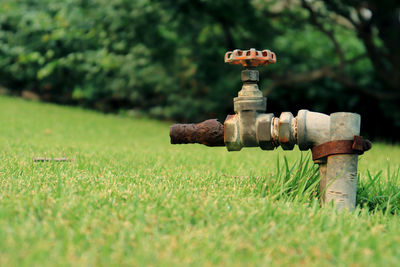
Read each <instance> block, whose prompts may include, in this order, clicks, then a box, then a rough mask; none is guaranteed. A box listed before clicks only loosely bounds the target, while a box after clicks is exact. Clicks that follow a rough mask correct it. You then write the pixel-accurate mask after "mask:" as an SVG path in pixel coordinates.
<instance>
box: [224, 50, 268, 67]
mask: <svg viewBox="0 0 400 267" xmlns="http://www.w3.org/2000/svg"><path fill="white" fill-rule="evenodd" d="M275 62H276V55H275V53H274V52H271V51H270V50H267V49H266V50H263V51H258V50H256V49H254V48H251V49H250V50H240V49H236V50H233V51H229V52H226V54H225V63H230V64H241V65H243V67H257V66H258V65H261V66H265V65H268V64H273V63H275Z"/></svg>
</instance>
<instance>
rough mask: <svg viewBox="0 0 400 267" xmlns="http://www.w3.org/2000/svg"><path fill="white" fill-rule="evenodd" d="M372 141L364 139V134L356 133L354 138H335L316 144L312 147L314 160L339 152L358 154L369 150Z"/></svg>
mask: <svg viewBox="0 0 400 267" xmlns="http://www.w3.org/2000/svg"><path fill="white" fill-rule="evenodd" d="M371 147H372V143H371V142H370V141H369V140H366V139H363V138H362V136H358V135H355V136H354V139H353V140H334V141H330V142H326V143H324V144H321V145H318V146H315V147H313V148H312V149H311V151H312V158H313V160H314V161H315V160H318V159H321V158H325V157H327V156H330V155H338V154H358V155H362V154H363V153H364V151H367V150H369V149H370V148H371Z"/></svg>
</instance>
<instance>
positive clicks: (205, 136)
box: [169, 119, 225, 147]
mask: <svg viewBox="0 0 400 267" xmlns="http://www.w3.org/2000/svg"><path fill="white" fill-rule="evenodd" d="M169 136H170V138H171V144H194V143H197V144H203V145H206V146H211V147H213V146H225V144H224V125H223V124H222V123H220V122H219V121H218V120H217V119H210V120H206V121H203V122H201V123H190V124H174V125H172V126H171V127H170V130H169Z"/></svg>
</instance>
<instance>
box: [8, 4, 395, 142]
mask: <svg viewBox="0 0 400 267" xmlns="http://www.w3.org/2000/svg"><path fill="white" fill-rule="evenodd" d="M273 2H274V1H238V2H232V1H228V0H221V1H210V0H204V1H189V0H177V1H173V0H137V1H131V0H113V1H106V0H64V1H53V0H23V1H16V0H0V9H1V12H0V84H1V85H2V86H5V87H7V88H9V89H10V90H11V91H12V93H14V94H21V93H22V91H30V92H34V93H35V94H37V95H39V96H40V98H41V99H43V100H46V101H53V102H58V103H65V104H79V105H82V106H86V107H91V108H96V109H99V110H102V111H106V112H110V111H113V112H114V111H120V110H126V111H129V112H131V113H133V114H142V113H146V114H150V115H151V116H153V117H157V118H161V119H173V120H177V121H182V122H187V121H200V120H202V119H205V118H209V117H218V118H220V119H224V117H225V116H226V114H228V113H232V98H233V97H234V96H235V95H236V94H237V91H238V90H239V89H240V86H241V84H240V68H239V67H235V66H229V65H226V64H224V62H223V57H224V54H225V52H226V51H228V50H232V49H235V48H242V49H248V48H251V47H255V48H257V49H265V48H267V49H270V50H272V51H274V52H275V53H276V54H277V57H278V64H275V65H273V66H268V67H265V68H262V69H261V70H260V71H261V73H260V74H261V77H262V81H261V88H268V87H269V86H270V85H271V82H272V79H269V78H270V77H276V76H279V77H282V79H284V78H285V76H290V75H294V74H296V73H306V72H307V71H310V70H313V69H315V68H319V67H320V66H329V65H332V64H336V63H337V62H338V57H337V55H336V53H335V50H334V49H333V45H332V43H331V42H330V40H329V39H328V38H327V37H326V36H324V35H323V34H322V33H321V32H319V31H317V30H316V29H315V28H314V27H313V26H311V25H309V24H308V23H305V22H304V21H305V19H306V18H307V12H306V11H305V10H304V9H301V8H300V7H295V6H294V7H293V8H289V9H287V10H284V11H283V12H282V15H281V16H272V15H270V11H271V6H272V3H273ZM293 18H294V19H293ZM328 26H329V27H331V28H332V29H334V30H335V33H336V36H337V39H338V40H339V42H340V43H341V45H342V47H343V50H344V51H345V56H346V58H353V57H357V56H359V55H361V54H363V53H365V49H364V47H363V44H362V43H361V42H360V41H359V39H358V38H357V36H356V33H355V32H353V31H352V30H350V29H346V28H344V27H339V26H337V25H328ZM377 41H379V40H377ZM345 71H346V74H347V75H349V76H350V77H352V79H353V80H355V81H356V83H357V84H359V85H362V86H364V87H368V88H371V89H374V90H375V89H376V88H377V89H379V88H380V87H381V86H382V85H381V84H380V83H379V81H378V80H377V79H376V76H375V73H374V69H373V67H372V65H371V62H370V61H369V60H368V59H367V58H364V59H362V60H359V61H357V62H356V63H354V64H352V65H351V66H349V67H347V68H346V69H345ZM266 93H267V96H268V98H269V101H268V109H269V111H270V112H275V114H279V112H280V111H284V110H289V111H292V112H293V113H295V112H297V110H299V109H301V108H306V109H310V110H315V111H321V112H326V113H330V112H335V111H354V112H358V113H360V114H361V115H362V116H364V117H366V118H368V120H364V121H363V123H364V125H363V128H364V130H365V131H366V132H368V134H369V135H370V137H371V136H372V137H382V136H383V137H386V138H394V137H395V134H394V132H395V131H396V130H398V129H400V111H399V107H398V105H397V104H396V102H394V101H391V100H387V101H377V100H376V99H374V98H371V97H369V96H368V95H366V94H363V92H359V91H355V90H353V89H352V88H348V87H345V86H343V85H342V84H339V83H338V82H337V81H334V80H332V79H329V78H322V79H319V80H317V81H314V82H312V83H309V82H300V83H296V84H292V85H290V86H289V85H280V86H277V87H276V88H275V89H274V90H272V91H270V92H266ZM383 129H384V130H383Z"/></svg>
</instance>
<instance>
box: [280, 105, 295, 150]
mask: <svg viewBox="0 0 400 267" xmlns="http://www.w3.org/2000/svg"><path fill="white" fill-rule="evenodd" d="M292 120H293V114H292V113H291V112H282V114H281V116H280V117H279V144H280V145H281V146H282V148H283V149H284V150H292V149H293V148H294V144H295V140H294V136H293V129H292Z"/></svg>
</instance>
